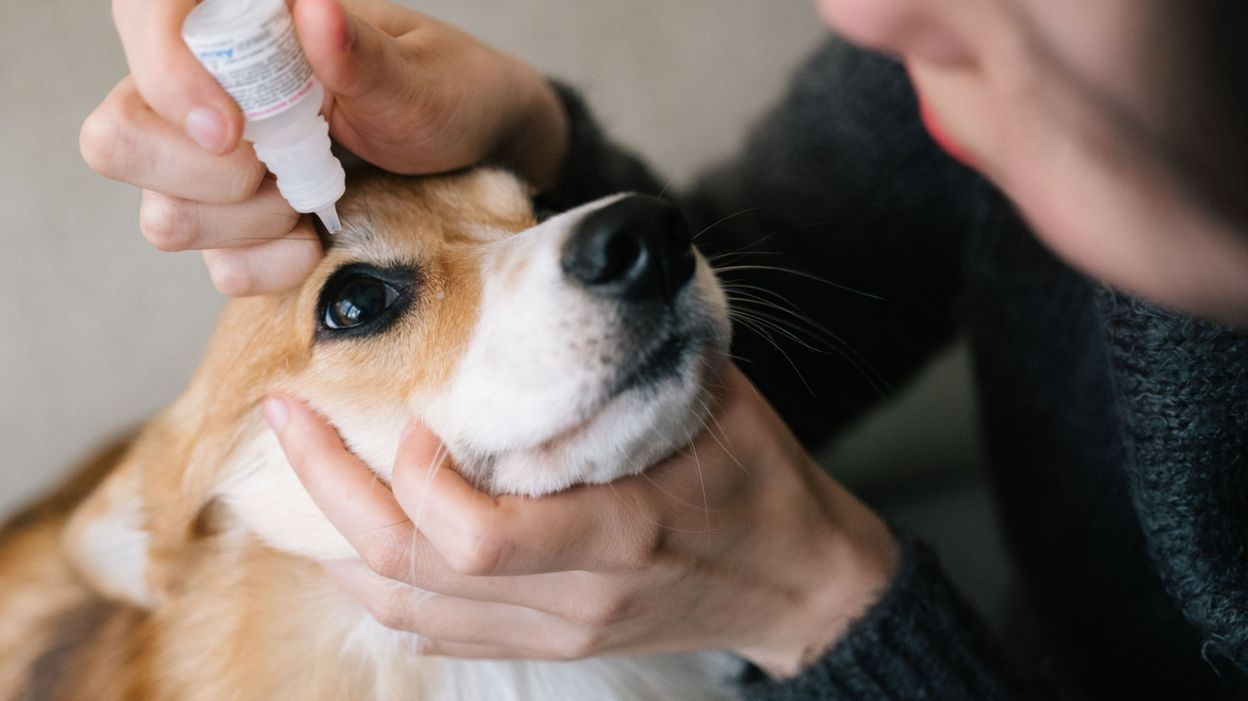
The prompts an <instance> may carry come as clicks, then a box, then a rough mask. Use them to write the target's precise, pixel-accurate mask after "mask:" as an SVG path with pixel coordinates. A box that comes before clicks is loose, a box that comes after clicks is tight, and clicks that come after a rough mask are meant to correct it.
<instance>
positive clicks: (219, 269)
mask: <svg viewBox="0 0 1248 701" xmlns="http://www.w3.org/2000/svg"><path fill="white" fill-rule="evenodd" d="M205 262H206V263H207V265H208V276H209V277H210V278H212V286H213V287H215V288H217V291H218V292H220V293H221V294H223V295H226V296H227V297H242V296H244V295H247V294H250V293H251V291H252V289H253V287H254V280H252V276H251V266H249V265H248V264H247V260H246V259H245V258H243V257H242V256H241V255H239V254H232V255H224V256H213V257H212V258H206V259H205Z"/></svg>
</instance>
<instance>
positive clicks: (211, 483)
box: [63, 297, 300, 608]
mask: <svg viewBox="0 0 1248 701" xmlns="http://www.w3.org/2000/svg"><path fill="white" fill-rule="evenodd" d="M291 318H292V317H291V312H290V311H289V304H286V305H283V304H281V303H280V301H279V300H278V299H277V298H276V297H275V298H272V299H264V298H251V299H248V300H235V301H233V302H231V303H230V304H229V305H227V307H226V310H225V312H224V313H223V315H222V321H221V324H220V325H219V326H218V331H217V334H216V335H215V336H214V339H213V342H212V343H211V344H210V346H209V351H208V354H207V357H206V358H205V361H204V363H203V364H202V365H201V366H200V369H199V371H198V372H197V373H196V376H195V378H194V379H193V380H192V382H191V384H190V386H189V387H188V388H187V390H186V392H185V393H183V395H182V396H181V397H180V398H179V399H178V401H177V402H175V403H174V404H173V405H172V406H171V407H169V408H168V409H167V410H166V411H165V412H164V413H162V414H161V415H160V416H158V417H156V418H155V419H154V420H153V421H151V422H150V423H148V424H147V426H145V427H144V429H143V431H142V432H141V433H140V434H139V435H138V437H137V438H136V439H135V441H134V443H133V444H132V446H131V447H130V450H129V451H128V453H127V454H126V456H125V458H124V460H123V461H122V462H121V463H120V464H119V465H118V466H117V468H116V469H115V470H114V471H113V472H112V473H111V474H110V475H109V477H108V478H107V479H105V480H104V482H103V483H101V484H100V486H99V487H98V488H97V489H96V490H95V491H94V492H93V493H92V495H91V496H90V497H88V498H87V499H86V500H85V501H84V502H83V503H82V504H81V505H80V506H79V507H78V509H77V510H76V511H75V513H74V516H73V517H72V518H71V520H70V522H69V524H68V527H67V528H66V531H65V533H64V536H63V545H64V547H65V550H66V551H67V552H68V553H69V556H70V558H71V559H72V560H73V561H74V563H75V564H76V566H77V567H78V568H79V569H80V570H81V572H82V574H83V576H84V577H85V578H86V579H87V580H88V581H89V582H90V583H91V584H92V585H94V586H95V587H96V588H97V590H99V591H100V592H101V593H103V594H105V595H106V596H109V597H111V598H114V599H118V600H121V601H125V602H127V603H129V604H132V605H135V606H139V607H142V608H151V607H153V606H155V605H156V604H158V603H160V602H161V601H164V600H166V599H167V598H168V597H170V596H172V595H174V594H176V593H177V591H178V590H179V588H180V585H181V583H182V581H183V580H184V579H185V577H186V575H187V574H188V573H189V572H190V571H191V570H192V569H193V567H191V565H192V564H193V563H192V561H191V559H190V558H194V557H196V556H197V555H198V553H200V552H201V551H202V550H201V549H200V548H196V547H192V546H194V545H197V544H202V543H211V542H212V541H213V539H212V538H211V537H210V536H212V535H216V533H217V532H219V531H220V530H222V529H223V528H226V527H228V524H227V521H226V513H225V512H224V511H223V510H222V509H221V508H220V507H219V505H218V504H216V503H215V497H216V495H217V493H218V490H219V485H218V482H219V481H220V480H221V479H222V474H221V471H222V467H223V466H224V465H225V464H226V463H227V460H228V458H229V456H230V455H231V453H232V452H233V451H234V450H235V449H236V448H237V446H238V445H239V444H240V442H242V441H243V440H244V438H245V436H244V435H242V432H245V431H246V430H247V428H246V427H247V426H248V425H249V424H248V422H247V421H246V420H244V417H245V416H247V415H249V414H255V413H256V406H257V405H258V403H259V401H260V399H261V398H262V397H263V393H264V392H265V391H266V388H267V387H268V386H269V385H270V381H271V379H272V377H273V376H274V375H276V374H279V373H280V372H281V370H283V369H288V368H290V367H293V366H295V365H297V362H298V361H297V360H296V358H297V357H298V356H299V352H298V348H299V347H298V344H299V342H300V341H299V339H298V338H297V337H296V334H295V333H293V331H292V329H291V328H288V327H289V326H290V322H291Z"/></svg>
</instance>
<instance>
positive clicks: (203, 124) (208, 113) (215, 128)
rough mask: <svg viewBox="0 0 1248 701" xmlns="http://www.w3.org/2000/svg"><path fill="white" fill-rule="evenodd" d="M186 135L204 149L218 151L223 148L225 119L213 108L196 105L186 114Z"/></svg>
mask: <svg viewBox="0 0 1248 701" xmlns="http://www.w3.org/2000/svg"><path fill="white" fill-rule="evenodd" d="M186 135H187V136H189V137H191V139H192V140H193V141H194V142H195V143H197V144H199V145H200V146H201V147H203V148H204V149H206V150H208V151H211V152H213V153H220V152H221V151H222V150H224V149H225V119H224V118H223V117H222V116H221V115H220V114H218V113H217V111H216V110H214V109H211V108H208V107H196V108H195V109H193V110H191V113H190V114H188V115H186Z"/></svg>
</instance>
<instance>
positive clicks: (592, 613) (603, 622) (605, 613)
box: [578, 596, 631, 628]
mask: <svg viewBox="0 0 1248 701" xmlns="http://www.w3.org/2000/svg"><path fill="white" fill-rule="evenodd" d="M630 609H631V606H630V605H629V602H628V600H627V599H626V598H623V597H618V596H607V597H603V599H602V600H600V601H597V602H595V603H594V604H593V605H592V606H589V607H588V608H586V609H585V610H584V611H582V613H581V615H580V616H579V617H578V622H579V623H581V624H583V625H586V626H589V627H590V628H610V627H611V626H613V625H616V624H617V623H620V622H622V621H624V620H625V619H626V618H628V613H629V610H630Z"/></svg>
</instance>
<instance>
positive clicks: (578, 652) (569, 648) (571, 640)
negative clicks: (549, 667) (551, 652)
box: [556, 630, 602, 662]
mask: <svg viewBox="0 0 1248 701" xmlns="http://www.w3.org/2000/svg"><path fill="white" fill-rule="evenodd" d="M601 650H602V636H601V635H599V634H598V633H597V632H594V631H592V630H591V631H581V632H578V633H575V634H573V635H570V636H568V639H567V640H565V641H564V642H563V645H562V646H560V648H559V649H558V650H557V651H556V657H557V658H558V659H560V660H563V661H565V662H571V661H573V660H582V659H585V658H586V657H593V656H594V655H596V654H598V653H599V652H600V651H601Z"/></svg>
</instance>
